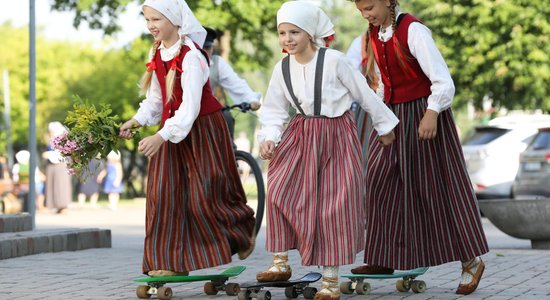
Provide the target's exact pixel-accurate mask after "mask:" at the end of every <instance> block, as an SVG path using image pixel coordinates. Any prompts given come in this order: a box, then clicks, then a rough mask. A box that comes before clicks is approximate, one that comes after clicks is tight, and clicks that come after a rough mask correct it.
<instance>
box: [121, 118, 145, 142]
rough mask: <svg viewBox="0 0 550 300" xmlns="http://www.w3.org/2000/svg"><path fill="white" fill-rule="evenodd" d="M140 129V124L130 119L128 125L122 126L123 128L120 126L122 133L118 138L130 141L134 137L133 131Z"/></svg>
mask: <svg viewBox="0 0 550 300" xmlns="http://www.w3.org/2000/svg"><path fill="white" fill-rule="evenodd" d="M138 127H141V125H140V124H139V122H138V121H136V120H135V119H130V120H128V121H126V123H124V124H122V126H120V131H119V133H118V136H120V137H121V138H125V139H129V138H131V137H132V136H133V135H134V133H133V132H132V129H133V128H138Z"/></svg>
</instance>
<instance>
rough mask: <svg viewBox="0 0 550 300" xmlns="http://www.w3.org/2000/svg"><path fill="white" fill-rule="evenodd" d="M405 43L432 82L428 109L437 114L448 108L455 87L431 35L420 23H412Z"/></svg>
mask: <svg viewBox="0 0 550 300" xmlns="http://www.w3.org/2000/svg"><path fill="white" fill-rule="evenodd" d="M407 43H408V44H409V49H410V50H411V54H412V55H413V56H414V57H415V58H416V59H417V60H418V64H420V67H421V68H422V71H423V72H424V74H426V76H427V77H428V78H429V79H430V81H431V82H432V86H431V94H430V96H429V97H428V109H431V110H433V111H436V112H438V113H439V112H441V111H442V110H445V109H447V108H449V107H450V106H451V103H452V101H453V97H454V93H455V86H454V83H453V79H452V78H451V74H450V72H449V68H448V67H447V64H446V63H445V60H444V59H443V56H442V55H441V53H440V52H439V49H437V46H436V45H435V42H434V40H433V38H432V33H431V32H430V30H429V29H428V27H426V26H425V25H423V24H422V23H419V22H413V23H412V24H411V25H410V26H409V37H408V40H407Z"/></svg>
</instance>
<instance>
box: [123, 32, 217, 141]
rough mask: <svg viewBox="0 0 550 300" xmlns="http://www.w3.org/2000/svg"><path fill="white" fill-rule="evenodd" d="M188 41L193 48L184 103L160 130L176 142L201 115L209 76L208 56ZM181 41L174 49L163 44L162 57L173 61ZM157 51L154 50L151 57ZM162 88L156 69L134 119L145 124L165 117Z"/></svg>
mask: <svg viewBox="0 0 550 300" xmlns="http://www.w3.org/2000/svg"><path fill="white" fill-rule="evenodd" d="M184 44H185V45H187V46H189V47H190V48H191V50H190V51H189V52H187V54H186V55H185V57H184V58H183V62H182V70H183V73H182V74H181V82H180V84H181V87H182V89H183V97H182V98H183V102H182V103H181V105H180V107H179V108H178V109H177V110H176V111H175V113H174V116H172V117H171V118H169V119H168V120H166V122H165V123H164V127H163V128H162V129H160V130H159V131H158V133H159V135H160V136H161V137H162V138H163V139H164V140H165V141H167V140H169V141H171V142H172V143H179V142H180V141H182V140H183V139H184V138H185V137H186V136H187V135H188V134H189V131H191V127H192V126H193V123H194V122H195V120H196V119H197V117H198V115H199V111H200V108H201V99H202V89H203V86H204V85H205V84H206V81H207V80H208V75H209V68H208V63H207V61H206V58H205V57H204V55H203V54H202V53H201V52H200V50H198V49H197V48H196V47H195V44H194V43H193V41H192V40H191V39H190V38H188V37H186V38H185V39H184ZM178 48H179V43H176V44H174V45H173V46H171V47H170V48H166V47H164V45H161V46H160V47H159V49H160V57H161V59H162V61H169V60H171V59H172V58H174V56H175V55H176V53H177V52H178ZM152 54H153V53H150V55H149V59H151V57H152ZM162 104H163V103H162V91H161V88H160V83H159V81H158V79H157V76H156V74H155V72H153V78H152V80H151V86H150V87H149V89H148V90H147V94H146V97H145V99H144V100H143V101H142V102H141V103H140V104H139V109H138V111H137V113H136V115H135V116H134V119H135V120H136V121H138V122H139V124H141V125H156V124H158V123H159V122H160V120H161V117H162Z"/></svg>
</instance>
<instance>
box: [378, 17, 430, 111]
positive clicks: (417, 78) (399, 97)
mask: <svg viewBox="0 0 550 300" xmlns="http://www.w3.org/2000/svg"><path fill="white" fill-rule="evenodd" d="M413 22H420V20H418V19H417V18H416V17H414V16H413V15H410V14H404V15H403V16H402V17H401V20H400V21H399V23H398V24H397V30H396V32H394V33H393V37H392V38H391V39H390V40H389V41H387V42H382V41H380V40H379V39H378V31H379V26H377V27H375V28H374V30H372V32H371V33H370V39H371V41H372V42H373V46H374V48H373V51H374V53H375V59H376V63H377V64H378V67H379V68H380V73H381V75H382V82H383V83H384V101H385V102H387V103H392V104H395V103H404V102H410V101H414V100H417V99H420V98H423V97H427V96H429V95H430V94H431V89H430V88H431V86H432V83H431V81H430V79H429V78H428V77H427V76H426V74H424V72H423V71H422V68H420V65H419V64H418V61H417V60H416V58H414V56H412V54H411V50H410V49H409V45H408V42H407V39H408V36H409V26H410V25H411V23H413ZM395 38H397V41H399V44H400V45H401V49H402V50H403V52H402V55H403V56H404V58H408V59H407V60H406V65H407V69H408V71H409V72H407V71H405V70H403V67H402V66H401V64H400V63H399V61H398V58H397V54H396V52H395V47H396V44H397V43H396V41H395ZM400 55H401V54H400Z"/></svg>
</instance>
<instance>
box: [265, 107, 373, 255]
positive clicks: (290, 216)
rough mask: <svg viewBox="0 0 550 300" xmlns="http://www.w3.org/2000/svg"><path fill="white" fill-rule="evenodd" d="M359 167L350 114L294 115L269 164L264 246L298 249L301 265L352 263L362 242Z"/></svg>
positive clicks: (269, 248)
mask: <svg viewBox="0 0 550 300" xmlns="http://www.w3.org/2000/svg"><path fill="white" fill-rule="evenodd" d="M361 168H362V159H361V149H360V146H359V141H358V139H357V127H356V125H355V121H354V119H353V116H352V114H351V113H350V112H347V113H345V114H344V115H343V116H341V117H337V118H311V117H304V116H302V115H297V116H296V117H294V118H293V119H292V121H291V122H290V124H289V125H288V128H287V129H286V131H285V133H284V135H283V138H282V140H281V142H280V144H279V146H278V147H277V150H276V153H275V156H274V158H273V160H272V161H271V162H270V164H269V171H268V195H267V242H266V248H267V250H268V251H270V252H282V251H287V250H289V249H298V250H299V252H300V255H301V258H302V264H303V265H306V266H309V265H323V266H338V265H344V264H351V263H353V262H354V261H355V256H356V254H357V253H358V252H360V251H362V250H363V245H364V201H363V197H362V196H363V191H364V190H363V189H364V183H363V182H364V180H363V176H362V175H361V174H362V173H361Z"/></svg>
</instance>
